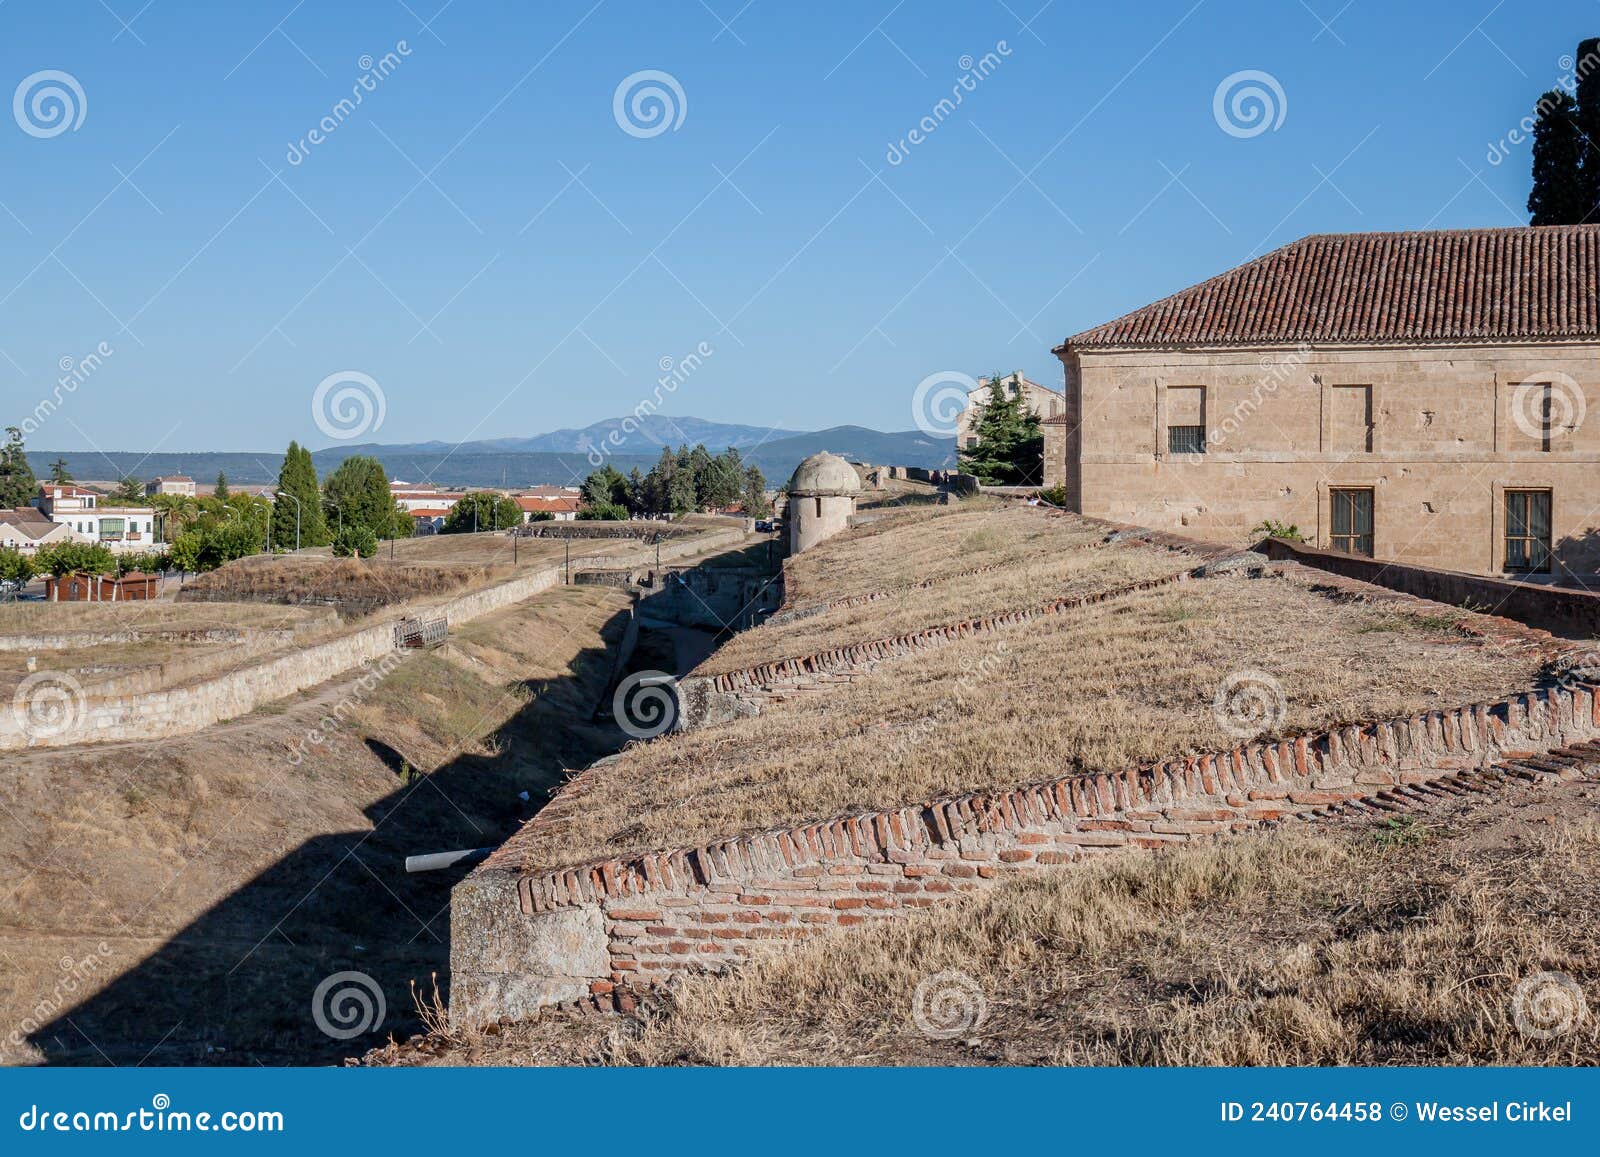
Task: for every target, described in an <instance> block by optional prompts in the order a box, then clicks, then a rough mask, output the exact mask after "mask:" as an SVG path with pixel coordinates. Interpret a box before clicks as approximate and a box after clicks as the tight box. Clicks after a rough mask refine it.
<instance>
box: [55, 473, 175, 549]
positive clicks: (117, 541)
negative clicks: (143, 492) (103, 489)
mask: <svg viewBox="0 0 1600 1157" xmlns="http://www.w3.org/2000/svg"><path fill="white" fill-rule="evenodd" d="M33 505H34V507H35V509H37V510H38V511H39V512H40V513H41V514H43V515H44V516H45V517H46V518H48V519H49V520H50V521H51V522H54V523H58V524H59V525H62V526H65V527H66V528H67V530H68V531H69V532H70V537H71V540H72V541H75V542H96V543H99V544H100V545H102V546H107V547H110V548H111V549H112V550H114V551H143V550H149V549H151V547H152V546H153V545H155V542H156V533H155V532H156V512H155V510H154V509H152V508H151V507H148V506H107V505H103V504H102V502H101V496H100V495H99V494H97V493H95V492H94V491H93V490H85V489H83V488H82V487H79V486H73V485H70V484H68V483H56V482H46V483H44V484H43V485H42V486H40V487H39V494H38V496H37V497H36V498H34V500H33Z"/></svg>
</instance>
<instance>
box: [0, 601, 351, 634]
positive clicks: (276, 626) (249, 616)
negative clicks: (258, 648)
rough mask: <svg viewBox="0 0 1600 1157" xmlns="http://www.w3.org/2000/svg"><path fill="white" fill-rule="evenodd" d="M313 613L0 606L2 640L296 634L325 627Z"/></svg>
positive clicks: (195, 606)
mask: <svg viewBox="0 0 1600 1157" xmlns="http://www.w3.org/2000/svg"><path fill="white" fill-rule="evenodd" d="M331 617H332V612H331V611H328V610H322V609H319V608H316V607H287V606H266V605H255V604H241V605H239V606H234V607H218V606H214V605H207V604H205V603H178V602H173V601H171V600H170V599H159V600H152V601H150V602H138V603H33V602H29V603H12V604H10V605H8V606H0V635H34V634H42V633H46V632H55V631H125V630H132V631H204V630H210V629H219V630H233V629H249V628H258V629H262V630H296V629H300V628H303V627H306V626H310V625H315V624H321V623H326V622H327V621H328V620H329V619H330V618H331Z"/></svg>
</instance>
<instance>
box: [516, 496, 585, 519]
mask: <svg viewBox="0 0 1600 1157" xmlns="http://www.w3.org/2000/svg"><path fill="white" fill-rule="evenodd" d="M515 501H516V504H517V508H518V509H520V510H523V511H525V512H529V513H537V512H539V511H544V512H546V513H549V514H564V513H570V512H572V511H575V510H577V509H578V506H579V505H580V503H579V500H578V498H577V497H576V496H575V495H563V496H561V497H560V498H546V497H543V496H542V495H538V494H519V495H517V497H516V499H515Z"/></svg>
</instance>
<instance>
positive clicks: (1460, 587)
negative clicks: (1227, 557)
mask: <svg viewBox="0 0 1600 1157" xmlns="http://www.w3.org/2000/svg"><path fill="white" fill-rule="evenodd" d="M1261 549H1263V550H1264V552H1265V553H1266V555H1267V557H1268V558H1273V559H1289V560H1293V561H1295V562H1298V563H1301V564H1303V565H1305V566H1310V567H1315V568H1316V569H1318V570H1325V571H1328V572H1329V573H1331V574H1337V575H1343V576H1345V577H1346V578H1353V579H1359V580H1361V581H1362V582H1369V583H1373V584H1374V585H1377V586H1382V587H1387V588H1389V589H1390V590H1396V591H1403V592H1404V593H1406V594H1408V595H1415V596H1417V597H1418V598H1424V599H1432V600H1434V601H1435V602H1441V603H1453V604H1454V605H1456V606H1463V607H1465V606H1470V607H1487V608H1489V609H1490V611H1491V613H1493V614H1496V615H1504V616H1506V617H1507V618H1511V619H1516V620H1517V621H1518V622H1521V623H1527V624H1528V625H1529V626H1532V627H1539V628H1540V629H1542V630H1546V631H1553V632H1556V633H1558V634H1566V635H1571V636H1574V637H1577V638H1584V639H1589V638H1594V637H1596V636H1600V594H1595V593H1593V592H1591V591H1581V590H1573V589H1571V588H1568V587H1554V586H1546V585H1544V584H1541V583H1530V582H1516V581H1514V580H1511V579H1497V578H1489V577H1487V576H1485V575H1475V574H1463V573H1462V572H1460V571H1453V570H1439V569H1438V568H1435V567H1427V566H1417V565H1415V564H1412V563H1402V562H1387V561H1380V560H1378V559H1372V558H1362V557H1360V556H1359V555H1352V554H1341V553H1339V552H1338V551H1332V550H1320V549H1318V548H1317V547H1312V546H1306V545H1305V544H1304V543H1298V542H1290V541H1289V540H1288V539H1283V538H1269V539H1267V540H1266V543H1265V544H1264V545H1263V547H1262V548H1261Z"/></svg>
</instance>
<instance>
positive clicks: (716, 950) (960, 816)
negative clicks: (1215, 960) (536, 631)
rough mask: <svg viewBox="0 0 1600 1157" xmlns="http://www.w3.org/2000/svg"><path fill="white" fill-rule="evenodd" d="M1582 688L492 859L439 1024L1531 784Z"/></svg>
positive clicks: (1573, 713) (1587, 693)
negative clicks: (1243, 838) (1095, 770)
mask: <svg viewBox="0 0 1600 1157" xmlns="http://www.w3.org/2000/svg"><path fill="white" fill-rule="evenodd" d="M1595 691H1596V688H1594V687H1591V686H1589V685H1586V684H1579V685H1574V686H1572V687H1570V688H1550V689H1545V690H1540V691H1531V692H1528V693H1525V694H1519V695H1514V696H1511V697H1509V698H1507V699H1502V700H1499V701H1496V702H1492V703H1481V704H1475V705H1472V706H1467V707H1462V708H1459V709H1457V710H1452V711H1444V712H1433V713H1430V714H1427V715H1417V716H1412V717H1409V718H1404V719H1393V720H1388V721H1384V722H1379V723H1375V724H1370V725H1366V726H1351V727H1342V728H1336V729H1334V730H1331V731H1327V732H1322V733H1318V734H1315V735H1308V736H1303V737H1300V738H1296V739H1293V740H1287V741H1283V742H1278V743H1266V744H1246V745H1243V746H1241V747H1238V748H1236V749H1233V750H1231V751H1224V752H1216V753H1212V754H1207V755H1200V756H1195V757H1189V758H1184V759H1174V760H1168V761H1166V762H1164V763H1160V764H1157V765H1155V766H1153V767H1146V768H1140V769H1137V770H1130V771H1126V772H1122V773H1119V774H1102V775H1076V776H1067V777H1062V778H1056V779H1050V780H1045V781H1043V782H1040V783H1036V784H1033V785H1031V786H1028V787H1023V788H1019V789H1017V790H1015V791H1007V792H999V793H980V794H972V795H966V796H961V797H959V798H955V799H947V800H940V801H936V802H932V803H927V804H924V805H919V806H910V807H904V808H897V809H893V810H889V811H881V812H871V813H867V814H862V815H850V816H841V817H836V818H833V819H830V820H826V821H823V822H819V823H815V824H807V825H804V826H801V827H796V828H791V829H786V830H782V831H772V832H766V833H763V834H760V835H754V836H741V837H738V838H734V839H729V840H725V841H720V842H717V843H713V844H708V845H705V846H700V847H691V848H681V849H677V850H672V851H666V852H661V853H658V854H653V855H646V856H641V857H637V858H633V859H625V860H608V861H603V862H599V863H591V864H585V865H582V866H579V867H573V868H568V869H562V870H551V871H536V872H531V873H530V872H523V871H520V870H519V866H518V865H517V864H516V863H515V861H514V858H513V853H509V852H502V853H499V854H497V855H496V856H493V857H491V858H490V859H489V860H488V861H487V862H486V863H485V864H484V865H483V867H481V868H480V869H479V870H478V871H477V872H475V873H474V874H473V875H472V876H471V877H469V878H468V879H467V880H466V881H464V882H463V883H462V884H460V885H458V886H457V888H456V891H455V896H454V899H453V904H452V914H451V924H452V938H451V941H452V948H451V1003H450V1008H451V1017H452V1019H453V1020H454V1021H455V1022H456V1023H460V1024H470V1023H482V1022H485V1021H488V1020H493V1019H496V1018H499V1017H503V1016H510V1017H519V1016H526V1015H529V1014H531V1013H532V1012H534V1011H535V1010H536V1009H537V1008H539V1007H540V1006H542V1005H548V1004H555V1003H562V1002H568V1001H591V1000H598V1001H602V1002H610V1001H612V1000H614V999H615V1000H617V1001H618V1002H619V1003H620V1004H621V1005H622V1006H623V1007H627V1006H628V1005H629V1003H630V1002H631V1001H632V1000H633V999H634V995H633V994H634V993H635V992H636V991H637V990H639V989H641V988H647V987H649V986H650V985H652V984H654V983H656V982H659V981H661V980H663V979H665V978H666V977H668V976H670V975H671V974H673V973H675V972H680V971H683V970H686V969H695V968H704V967H720V966H725V965H729V964H733V963H736V962H737V961H738V960H740V959H741V958H742V957H743V956H745V955H746V954H748V953H749V952H750V951H751V948H752V946H754V945H758V944H760V943H762V942H766V941H772V940H787V939H796V938H801V937H806V936H810V935H814V934H815V933H817V932H819V931H822V930H825V929H828V928H837V927H847V926H850V925H854V924H860V923H862V922H864V921H867V920H871V919H881V918H892V917H894V916H896V915H903V914H905V913H906V912H908V911H912V910H915V909H918V908H926V907H929V906H931V905H934V904H937V903H940V902H941V901H944V900H949V899H951V898H954V897H956V896H959V895H961V894H962V893H966V892H971V891H973V890H975V889H980V888H984V887H988V886H991V885H992V884H994V883H995V882H997V881H1000V880H1003V879H1005V878H1007V877H1008V876H1011V875H1014V874H1017V873H1020V872H1029V871H1037V870H1043V869H1047V868H1053V867H1056V866H1061V865H1068V864H1072V863H1075V862H1077V861H1080V860H1083V859H1086V858H1088V857H1091V856H1096V855H1103V854H1105V853H1108V852H1111V851H1116V850H1119V849H1152V848H1162V847H1167V846H1170V845H1173V844H1180V843H1183V842H1185V841H1188V840H1192V839H1196V838H1202V837H1209V836H1212V835H1215V834H1218V833H1225V832H1237V831H1241V830H1245V829H1248V828H1250V827H1252V826H1255V825H1259V824H1262V823H1266V822H1272V821H1277V820H1281V819H1284V818H1286V817H1289V816H1292V815H1297V814H1304V813H1311V812H1316V811H1319V810H1321V809H1326V808H1329V807H1333V806H1337V805H1341V804H1344V803H1346V801H1351V800H1367V801H1371V803H1372V805H1373V806H1374V807H1375V808H1378V809H1385V808H1389V807H1391V806H1396V807H1397V806H1399V805H1401V804H1403V803H1405V802H1407V801H1410V800H1415V799H1417V798H1425V797H1426V796H1428V795H1429V794H1437V793H1459V792H1461V791H1465V790H1469V789H1470V788H1471V787H1472V786H1473V783H1472V778H1471V777H1472V775H1473V773H1475V772H1477V771H1479V770H1481V769H1484V768H1488V767H1489V766H1490V765H1493V764H1499V763H1503V761H1506V760H1520V761H1522V766H1523V771H1522V772H1521V773H1520V774H1523V775H1525V776H1526V777H1528V778H1537V777H1538V776H1539V775H1540V774H1555V772H1556V769H1558V768H1559V767H1560V766H1561V765H1560V764H1559V763H1558V762H1556V761H1552V760H1550V759H1548V758H1547V757H1546V756H1547V753H1550V752H1553V751H1556V750H1557V749H1560V748H1564V747H1566V746H1569V745H1571V744H1574V743H1580V742H1585V741H1588V740H1591V739H1593V738H1594V737H1596V736H1597V735H1600V700H1597V698H1596V694H1595Z"/></svg>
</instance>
